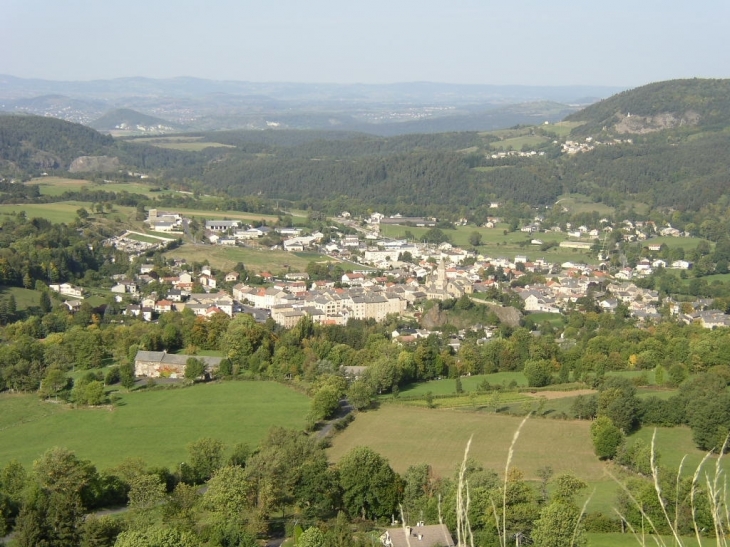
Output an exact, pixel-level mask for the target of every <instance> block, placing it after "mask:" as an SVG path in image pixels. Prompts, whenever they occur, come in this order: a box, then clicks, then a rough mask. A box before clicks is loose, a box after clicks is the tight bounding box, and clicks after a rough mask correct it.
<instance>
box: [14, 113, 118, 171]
mask: <svg viewBox="0 0 730 547" xmlns="http://www.w3.org/2000/svg"><path fill="white" fill-rule="evenodd" d="M113 146H114V139H112V138H111V137H108V136H105V135H102V134H100V133H97V132H96V131H94V130H93V129H89V128H88V127H85V126H83V125H79V124H75V123H70V122H65V121H62V120H57V119H55V118H42V117H40V116H0V174H4V173H5V172H8V171H10V172H13V171H15V172H20V173H27V172H34V171H37V170H38V169H67V168H68V165H69V164H70V163H71V162H72V161H73V160H74V159H75V158H77V157H79V156H84V155H96V154H103V153H104V152H105V151H106V150H107V149H108V148H109V147H113Z"/></svg>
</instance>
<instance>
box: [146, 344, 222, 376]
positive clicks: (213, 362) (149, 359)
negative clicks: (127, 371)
mask: <svg viewBox="0 0 730 547" xmlns="http://www.w3.org/2000/svg"><path fill="white" fill-rule="evenodd" d="M191 357H195V358H196V359H198V360H200V361H202V362H203V364H204V365H205V370H206V372H208V373H210V372H212V370H213V369H214V368H216V367H218V366H219V365H220V364H221V361H222V360H223V358H221V357H203V356H200V357H199V356H197V355H181V354H180V355H179V354H174V353H167V352H166V351H143V350H140V351H138V352H137V355H135V357H134V375H135V376H146V377H148V378H160V377H163V378H182V377H183V376H184V374H185V365H187V362H188V359H190V358H191Z"/></svg>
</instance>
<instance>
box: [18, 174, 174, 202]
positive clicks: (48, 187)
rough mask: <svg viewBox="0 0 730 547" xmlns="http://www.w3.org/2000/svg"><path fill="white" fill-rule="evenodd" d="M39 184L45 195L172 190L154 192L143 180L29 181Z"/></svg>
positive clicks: (148, 192)
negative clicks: (87, 191)
mask: <svg viewBox="0 0 730 547" xmlns="http://www.w3.org/2000/svg"><path fill="white" fill-rule="evenodd" d="M26 184H35V185H37V186H39V188H40V192H41V195H43V196H60V195H62V194H63V193H64V192H69V191H81V190H84V189H86V190H89V191H96V190H101V191H104V192H129V193H130V194H142V195H144V196H147V197H154V196H158V195H160V194H163V193H169V192H170V191H169V190H167V191H162V192H154V191H153V188H154V187H153V186H151V185H149V184H144V183H142V182H111V183H103V184H99V183H94V182H91V181H88V180H80V179H70V178H64V177H40V178H35V179H32V180H30V181H29V182H27V183H26Z"/></svg>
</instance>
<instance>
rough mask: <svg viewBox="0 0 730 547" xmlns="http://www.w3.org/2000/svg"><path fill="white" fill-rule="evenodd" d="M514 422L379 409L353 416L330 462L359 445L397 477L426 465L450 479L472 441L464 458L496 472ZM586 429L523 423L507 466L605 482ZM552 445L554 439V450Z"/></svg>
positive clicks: (576, 424) (531, 474)
mask: <svg viewBox="0 0 730 547" xmlns="http://www.w3.org/2000/svg"><path fill="white" fill-rule="evenodd" d="M520 421H521V420H520V418H515V417H512V416H501V415H498V414H496V415H495V414H492V413H488V414H487V413H485V414H482V413H471V412H461V411H457V410H431V409H421V408H413V407H406V406H400V405H382V406H381V408H380V409H379V410H377V411H372V412H365V413H361V414H358V416H357V418H356V419H355V421H354V422H353V423H352V424H351V425H350V426H349V427H348V428H347V429H346V430H345V431H343V432H342V433H340V434H339V435H338V436H337V437H335V439H334V441H333V445H332V448H331V449H330V457H331V459H332V460H334V461H337V460H339V459H340V458H341V457H342V456H343V455H344V454H346V453H347V452H348V451H349V450H350V449H352V448H354V447H355V446H359V445H365V446H369V447H371V448H373V450H375V451H376V452H379V453H380V454H382V455H383V456H385V457H386V458H387V459H388V460H389V461H390V464H391V465H392V466H393V468H394V469H395V470H396V471H398V472H403V471H405V470H406V469H407V468H408V467H409V466H410V465H415V464H421V463H428V464H430V465H431V466H432V467H433V469H434V472H435V473H436V474H437V475H439V476H442V477H443V476H451V475H452V474H453V473H454V471H455V470H456V467H457V465H458V464H459V463H460V462H461V460H462V458H463V456H464V448H465V446H466V443H467V441H468V440H469V437H470V436H471V435H474V439H473V441H472V446H471V452H470V456H471V457H472V458H474V459H475V460H477V461H478V462H480V463H482V464H483V465H484V467H486V468H489V469H495V470H501V469H504V466H505V462H506V460H507V451H508V449H509V445H510V442H511V441H512V436H513V435H514V432H515V430H516V429H517V427H518V425H519V423H520ZM589 428H590V422H588V421H585V422H583V421H563V420H549V419H541V418H534V419H531V420H528V421H527V423H526V424H525V426H524V428H523V429H522V432H521V434H520V438H519V440H518V442H517V445H516V450H515V457H514V460H513V462H512V463H513V465H514V466H515V467H517V468H519V469H520V470H522V471H523V472H524V473H525V475H526V478H527V479H529V480H536V479H537V478H538V476H537V470H538V469H539V468H541V467H544V466H546V465H550V466H552V468H553V469H554V470H555V472H556V473H561V472H566V473H567V472H571V473H574V474H576V475H577V476H579V477H580V478H582V479H584V480H589V481H591V482H596V481H601V480H605V478H604V466H603V464H602V463H600V462H599V461H598V459H597V458H596V457H595V455H594V454H593V449H592V445H591V441H590V434H589ZM386 432H387V433H386ZM556 439H560V449H559V450H556V448H555V447H556Z"/></svg>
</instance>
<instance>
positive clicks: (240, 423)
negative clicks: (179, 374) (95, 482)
mask: <svg viewBox="0 0 730 547" xmlns="http://www.w3.org/2000/svg"><path fill="white" fill-rule="evenodd" d="M121 396H122V401H121V404H120V405H119V406H116V407H114V408H112V409H111V410H110V408H106V407H105V408H90V409H69V408H68V407H66V406H65V405H61V404H55V403H51V402H42V401H40V400H39V399H38V397H37V396H35V395H9V394H6V395H2V396H0V465H2V464H4V463H6V462H7V461H9V460H12V459H17V460H19V461H20V462H22V463H23V464H25V465H28V464H30V463H31V462H32V461H34V460H35V459H37V458H38V456H40V455H41V454H42V453H43V452H44V451H45V450H47V449H48V448H50V447H53V446H62V447H65V448H68V449H70V450H73V451H74V452H76V453H77V455H78V456H79V457H81V458H85V459H89V460H91V461H92V462H93V463H94V464H95V465H97V467H99V468H101V469H103V468H106V467H110V466H113V465H116V464H118V463H119V462H121V461H122V460H124V459H125V458H129V457H140V458H142V459H143V460H145V461H146V462H147V463H148V464H149V465H164V466H170V467H172V468H175V467H176V466H177V465H178V464H179V463H180V462H181V461H184V460H185V457H186V451H185V447H186V445H187V444H188V443H190V442H192V441H195V440H197V439H199V438H201V437H213V438H217V439H220V440H221V441H223V442H224V443H226V444H227V445H228V446H232V445H233V444H235V443H238V442H246V443H249V444H250V445H251V446H255V445H256V444H258V443H259V442H260V441H261V439H262V438H263V437H264V435H265V434H266V431H267V430H268V429H269V428H270V427H271V426H274V425H276V426H283V427H289V428H302V427H303V426H304V416H305V415H306V413H307V411H308V409H309V399H308V398H307V397H306V396H304V395H302V394H300V393H297V392H295V391H293V390H291V389H289V388H287V387H286V386H282V385H280V384H277V383H274V382H226V383H221V384H207V385H197V386H194V387H192V388H185V389H171V390H161V391H149V392H146V391H145V390H142V391H139V392H131V393H121Z"/></svg>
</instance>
